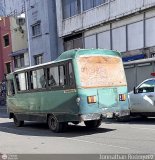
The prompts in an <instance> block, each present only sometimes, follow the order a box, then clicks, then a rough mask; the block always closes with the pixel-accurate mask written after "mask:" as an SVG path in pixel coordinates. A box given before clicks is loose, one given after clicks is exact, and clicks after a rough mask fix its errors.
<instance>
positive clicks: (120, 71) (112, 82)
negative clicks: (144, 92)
mask: <svg viewBox="0 0 155 160" xmlns="http://www.w3.org/2000/svg"><path fill="white" fill-rule="evenodd" d="M77 63H78V69H79V72H80V85H81V87H83V88H96V87H113V86H124V85H127V83H126V77H125V73H124V68H123V64H122V60H121V58H119V57H114V56H89V57H88V56H80V57H79V58H78V62H77Z"/></svg>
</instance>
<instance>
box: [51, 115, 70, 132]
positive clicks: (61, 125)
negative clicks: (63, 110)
mask: <svg viewBox="0 0 155 160" xmlns="http://www.w3.org/2000/svg"><path fill="white" fill-rule="evenodd" d="M48 127H49V129H50V130H52V131H53V132H55V133H60V132H64V131H65V129H66V127H67V123H66V122H59V121H58V120H57V118H56V117H55V116H54V115H50V116H49V117H48Z"/></svg>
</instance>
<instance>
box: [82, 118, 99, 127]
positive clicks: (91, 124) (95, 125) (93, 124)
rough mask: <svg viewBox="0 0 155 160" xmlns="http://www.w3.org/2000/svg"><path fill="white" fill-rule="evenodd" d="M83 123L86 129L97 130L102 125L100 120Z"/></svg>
mask: <svg viewBox="0 0 155 160" xmlns="http://www.w3.org/2000/svg"><path fill="white" fill-rule="evenodd" d="M84 123H85V125H86V127H87V128H98V127H99V126H100V125H101V123H102V119H99V120H92V121H84Z"/></svg>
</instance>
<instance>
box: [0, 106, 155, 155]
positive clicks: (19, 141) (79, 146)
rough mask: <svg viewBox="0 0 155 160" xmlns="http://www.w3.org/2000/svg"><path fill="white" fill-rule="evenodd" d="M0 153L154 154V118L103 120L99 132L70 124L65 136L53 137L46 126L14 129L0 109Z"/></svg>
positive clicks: (28, 124) (34, 125)
mask: <svg viewBox="0 0 155 160" xmlns="http://www.w3.org/2000/svg"><path fill="white" fill-rule="evenodd" d="M0 153H2V154H4V153H6V154H110V153H113V154H116V153H123V154H126V153H127V154H130V153H135V154H137V153H140V154H142V153H143V154H148V153H149V154H154V153H155V118H149V119H140V118H132V119H131V120H130V121H129V122H124V123H122V122H117V121H115V120H106V121H104V122H103V123H102V125H101V127H100V128H98V129H95V130H93V129H89V130H88V129H87V128H86V127H85V126H84V124H83V123H81V124H79V125H72V124H70V125H69V127H68V129H67V131H66V132H65V133H53V132H51V131H50V130H49V129H48V126H47V125H46V124H42V123H36V122H26V123H25V125H24V127H21V128H17V127H15V126H14V124H13V122H12V119H11V120H10V119H8V115H7V114H6V109H5V107H3V106H1V107H0Z"/></svg>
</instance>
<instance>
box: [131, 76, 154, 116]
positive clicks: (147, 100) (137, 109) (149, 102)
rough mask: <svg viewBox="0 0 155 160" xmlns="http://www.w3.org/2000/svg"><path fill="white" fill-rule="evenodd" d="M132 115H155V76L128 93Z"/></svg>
mask: <svg viewBox="0 0 155 160" xmlns="http://www.w3.org/2000/svg"><path fill="white" fill-rule="evenodd" d="M128 97H129V103H130V112H131V116H142V117H152V116H153V117H155V78H150V79H147V80H145V81H143V82H142V83H140V84H139V85H138V86H137V87H134V89H133V91H132V92H130V93H129V94H128Z"/></svg>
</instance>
